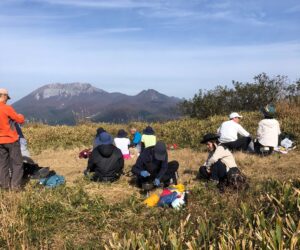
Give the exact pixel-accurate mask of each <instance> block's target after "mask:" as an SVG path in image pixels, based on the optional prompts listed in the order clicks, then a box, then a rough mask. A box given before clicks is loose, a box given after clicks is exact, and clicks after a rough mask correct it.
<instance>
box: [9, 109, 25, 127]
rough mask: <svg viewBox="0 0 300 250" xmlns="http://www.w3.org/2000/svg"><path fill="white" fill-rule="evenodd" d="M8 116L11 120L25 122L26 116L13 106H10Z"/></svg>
mask: <svg viewBox="0 0 300 250" xmlns="http://www.w3.org/2000/svg"><path fill="white" fill-rule="evenodd" d="M8 116H9V118H10V119H11V120H13V121H15V122H17V123H20V124H22V123H24V121H25V117H24V115H21V114H18V113H17V112H16V111H15V110H14V109H13V108H12V107H10V106H9V107H8Z"/></svg>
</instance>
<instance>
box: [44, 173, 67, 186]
mask: <svg viewBox="0 0 300 250" xmlns="http://www.w3.org/2000/svg"><path fill="white" fill-rule="evenodd" d="M64 183H65V178H64V177H63V176H61V175H57V174H55V175H52V176H50V177H47V178H42V179H40V184H41V185H44V186H45V187H48V188H54V187H57V186H60V185H62V184H64Z"/></svg>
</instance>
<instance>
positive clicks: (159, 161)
mask: <svg viewBox="0 0 300 250" xmlns="http://www.w3.org/2000/svg"><path fill="white" fill-rule="evenodd" d="M178 168H179V163H178V162H177V161H171V162H168V152H167V147H166V144H165V143H164V142H162V141H158V142H157V143H156V144H155V146H151V147H148V148H146V149H144V151H143V152H142V153H141V154H140V156H139V157H138V159H137V161H136V163H135V165H134V166H133V167H132V173H133V174H135V175H136V177H137V184H138V186H139V187H142V185H143V183H153V184H154V186H156V187H159V186H160V185H163V186H168V185H170V184H173V183H174V184H177V170H178Z"/></svg>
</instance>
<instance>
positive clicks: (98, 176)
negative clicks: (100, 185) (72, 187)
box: [84, 132, 124, 182]
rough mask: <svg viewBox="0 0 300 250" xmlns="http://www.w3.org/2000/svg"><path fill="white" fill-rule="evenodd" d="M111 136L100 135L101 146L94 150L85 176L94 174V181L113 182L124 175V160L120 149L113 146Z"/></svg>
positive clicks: (106, 134)
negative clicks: (90, 173)
mask: <svg viewBox="0 0 300 250" xmlns="http://www.w3.org/2000/svg"><path fill="white" fill-rule="evenodd" d="M112 143H113V139H112V137H111V135H110V134H108V133H107V132H103V133H101V134H100V135H99V145H98V146H97V147H96V148H94V149H93V151H92V154H91V156H90V158H89V160H88V166H87V169H86V170H85V171H84V174H85V175H87V174H88V173H89V172H93V173H94V175H93V176H92V178H91V180H92V181H104V182H113V181H116V180H118V179H119V178H120V176H121V175H122V174H123V168H124V159H123V155H122V152H121V150H120V149H118V148H117V147H116V146H114V145H113V144H112Z"/></svg>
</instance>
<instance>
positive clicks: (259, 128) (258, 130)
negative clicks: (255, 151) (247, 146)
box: [257, 122, 262, 138]
mask: <svg viewBox="0 0 300 250" xmlns="http://www.w3.org/2000/svg"><path fill="white" fill-rule="evenodd" d="M261 135H262V125H261V122H259V123H258V129H257V137H258V138H260V137H261Z"/></svg>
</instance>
